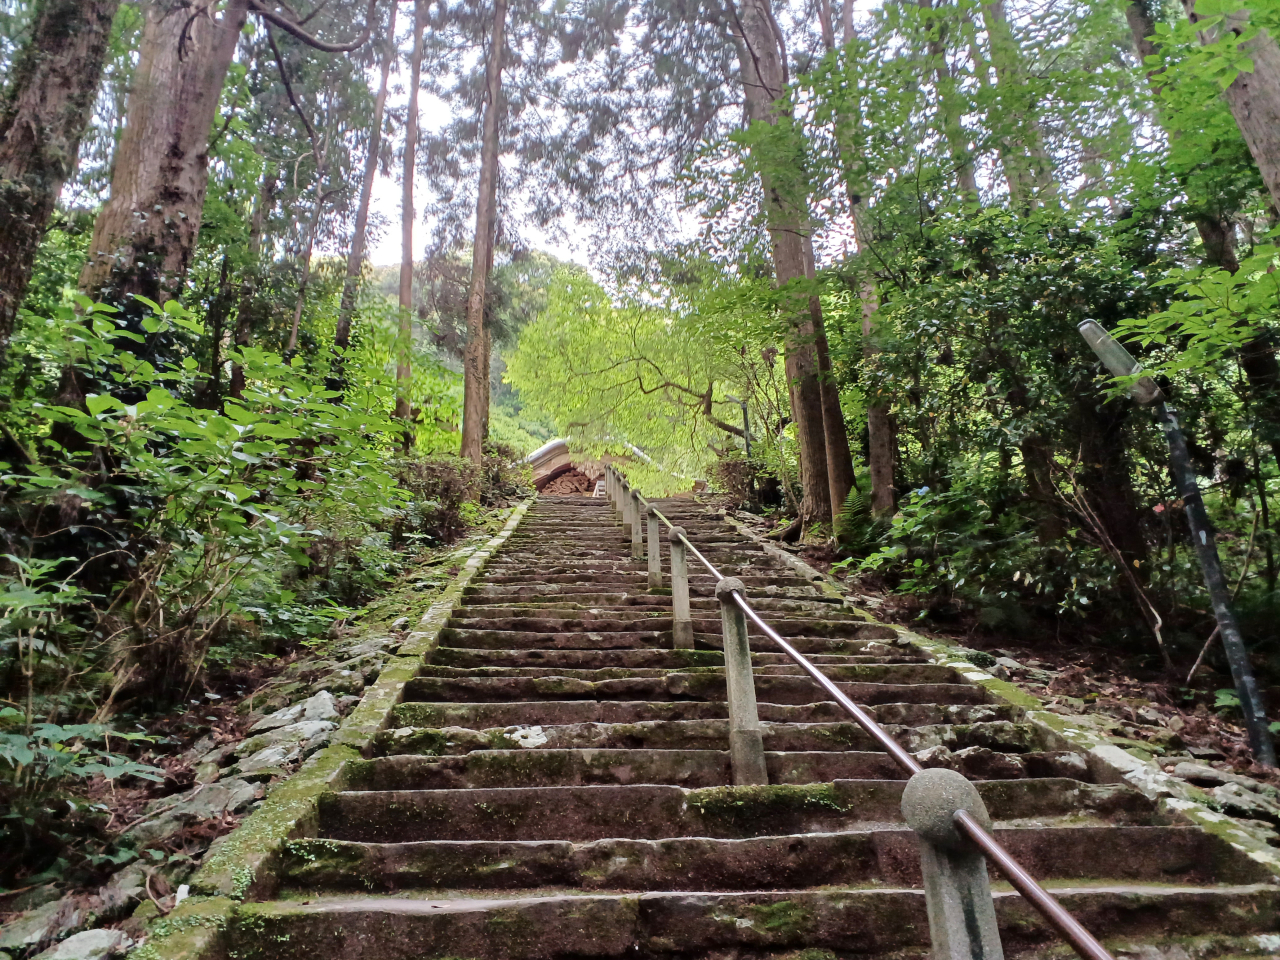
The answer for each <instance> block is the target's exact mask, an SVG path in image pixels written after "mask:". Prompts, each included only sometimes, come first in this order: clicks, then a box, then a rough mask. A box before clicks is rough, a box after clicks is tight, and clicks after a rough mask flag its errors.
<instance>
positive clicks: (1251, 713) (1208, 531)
mask: <svg viewBox="0 0 1280 960" xmlns="http://www.w3.org/2000/svg"><path fill="white" fill-rule="evenodd" d="M1079 330H1080V334H1081V336H1083V337H1084V338H1085V340H1086V341H1087V342H1088V344H1089V346H1090V347H1092V348H1093V352H1094V353H1096V354H1097V355H1098V359H1099V360H1101V361H1102V363H1103V365H1104V366H1105V367H1106V368H1107V369H1108V370H1110V371H1111V374H1112V376H1115V377H1133V376H1135V375H1137V374H1140V373H1141V372H1142V366H1141V365H1140V364H1139V363H1138V361H1137V360H1135V359H1134V358H1133V356H1132V355H1131V354H1130V353H1129V351H1128V350H1126V349H1125V348H1124V346H1123V345H1121V344H1120V343H1119V341H1117V340H1116V339H1115V338H1114V337H1112V336H1111V334H1109V333H1107V331H1106V330H1104V329H1103V327H1102V325H1101V324H1100V323H1098V321H1096V320H1086V321H1084V323H1082V324H1080V326H1079ZM1129 396H1130V397H1131V398H1132V399H1133V401H1134V402H1135V403H1137V404H1139V405H1141V406H1144V407H1151V408H1152V409H1153V411H1154V413H1155V418H1156V423H1157V424H1158V425H1159V426H1160V429H1161V430H1163V431H1164V435H1165V439H1166V440H1168V441H1169V467H1170V469H1171V470H1172V472H1173V480H1174V484H1175V486H1176V487H1177V489H1178V495H1179V496H1180V497H1182V503H1183V505H1184V508H1185V509H1186V514H1187V525H1188V526H1189V527H1190V528H1191V543H1192V546H1194V547H1195V551H1196V559H1197V560H1199V561H1200V571H1201V573H1202V574H1203V575H1204V584H1205V587H1206V589H1208V591H1209V602H1210V603H1211V604H1212V606H1213V615H1214V617H1215V618H1216V619H1217V621H1218V633H1219V634H1220V635H1221V636H1222V647H1223V649H1224V650H1225V651H1226V654H1227V663H1228V664H1230V666H1231V679H1232V681H1233V682H1234V683H1235V688H1236V696H1237V697H1239V698H1240V710H1241V712H1243V713H1244V723H1245V727H1246V729H1247V730H1248V731H1249V745H1250V746H1251V747H1252V748H1253V757H1254V760H1256V761H1257V762H1258V763H1260V764H1262V765H1264V766H1268V767H1274V766H1275V765H1276V748H1275V745H1274V744H1273V743H1272V742H1271V731H1270V730H1269V729H1268V728H1267V713H1266V709H1265V708H1264V706H1263V703H1262V694H1261V692H1260V691H1259V690H1258V681H1257V678H1256V677H1254V675H1253V666H1252V665H1251V664H1250V663H1249V653H1248V651H1247V650H1245V647H1244V638H1243V637H1241V636H1240V627H1239V626H1238V625H1237V624H1236V618H1235V614H1234V613H1232V611H1231V591H1230V590H1229V588H1228V587H1227V578H1226V577H1225V576H1224V575H1223V573H1222V560H1221V558H1219V556H1218V544H1217V542H1216V541H1215V540H1214V539H1213V530H1212V528H1211V527H1210V525H1209V514H1208V513H1207V512H1206V511H1205V508H1204V498H1203V497H1202V496H1201V495H1200V484H1199V482H1198V481H1197V479H1196V472H1195V468H1194V467H1192V465H1191V457H1190V455H1189V454H1188V453H1187V441H1186V438H1185V437H1183V435H1182V429H1181V428H1180V427H1179V426H1178V417H1177V411H1176V410H1174V408H1172V407H1171V406H1169V404H1167V403H1165V397H1164V393H1162V392H1161V390H1160V388H1159V387H1158V386H1156V383H1155V381H1153V380H1152V379H1151V378H1150V377H1139V378H1138V379H1137V380H1135V381H1133V383H1132V384H1131V385H1130V387H1129Z"/></svg>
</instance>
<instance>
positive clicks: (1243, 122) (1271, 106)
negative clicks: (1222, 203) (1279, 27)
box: [1182, 0, 1280, 211]
mask: <svg viewBox="0 0 1280 960" xmlns="http://www.w3.org/2000/svg"><path fill="white" fill-rule="evenodd" d="M1182 4H1183V6H1184V7H1185V8H1186V11H1187V16H1188V17H1190V19H1191V22H1192V23H1197V22H1199V21H1200V19H1201V17H1200V14H1198V13H1196V12H1195V5H1196V0H1182ZM1248 19H1249V11H1248V9H1244V10H1240V11H1238V12H1236V13H1232V14H1228V15H1227V16H1226V17H1225V18H1224V20H1223V22H1222V23H1221V24H1219V25H1218V27H1217V31H1222V30H1231V31H1234V32H1235V33H1237V34H1239V33H1240V32H1242V31H1243V30H1244V29H1245V27H1246V25H1247V23H1248ZM1205 39H1206V40H1208V41H1212V39H1213V38H1212V37H1205ZM1240 49H1241V50H1242V51H1244V52H1245V53H1247V54H1248V56H1249V59H1251V60H1252V61H1253V71H1252V72H1250V73H1243V72H1242V73H1241V74H1240V75H1239V76H1237V77H1236V78H1235V80H1234V81H1232V83H1231V86H1229V87H1227V89H1226V90H1224V91H1223V92H1222V95H1223V97H1225V98H1226V101H1227V105H1228V106H1229V107H1231V115H1232V116H1233V117H1235V118H1236V125H1237V126H1238V127H1239V128H1240V133H1241V135H1242V136H1243V137H1244V142H1245V143H1246V144H1248V146H1249V152H1250V153H1251V154H1253V161H1254V163H1256V164H1257V165H1258V172H1259V173H1260V174H1262V182H1263V183H1264V184H1266V186H1267V191H1268V192H1269V193H1270V194H1271V205H1272V206H1273V207H1274V208H1275V209H1276V210H1277V211H1280V46H1278V45H1277V44H1276V38H1275V37H1273V36H1271V35H1270V34H1269V33H1267V31H1266V30H1262V31H1260V32H1259V33H1258V35H1257V36H1256V37H1254V38H1253V39H1252V40H1250V41H1248V42H1247V43H1245V44H1244V45H1243V46H1242V47H1241V48H1240Z"/></svg>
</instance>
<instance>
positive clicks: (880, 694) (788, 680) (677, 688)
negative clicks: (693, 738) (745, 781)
mask: <svg viewBox="0 0 1280 960" xmlns="http://www.w3.org/2000/svg"><path fill="white" fill-rule="evenodd" d="M836 686H837V688H839V690H840V691H841V692H842V693H843V694H844V695H845V696H847V697H849V698H850V699H852V700H853V701H854V702H855V703H948V704H950V703H985V702H986V701H987V694H986V693H985V691H983V690H982V688H980V687H973V686H970V685H969V684H966V683H859V682H837V683H836ZM755 687H756V696H757V698H759V699H760V700H763V701H766V702H768V703H813V702H815V701H817V700H819V699H821V698H822V691H821V690H820V689H819V687H818V686H817V685H816V684H814V682H813V681H812V680H810V679H809V678H808V677H770V676H763V677H757V678H756V683H755ZM724 698H725V683H724V677H723V676H719V677H717V676H713V675H711V674H702V673H669V674H667V675H666V676H663V677H642V678H637V679H633V680H600V681H597V682H594V683H593V682H591V681H588V680H574V679H571V678H568V677H559V676H556V677H492V678H482V677H416V678H414V679H413V680H410V681H409V682H408V684H406V686H405V699H406V700H427V701H432V702H446V703H450V702H451V703H457V702H467V701H477V700H478V701H484V702H486V703H487V702H490V701H493V700H723V699H724Z"/></svg>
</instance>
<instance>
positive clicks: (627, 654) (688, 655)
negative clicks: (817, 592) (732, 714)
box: [431, 644, 924, 670]
mask: <svg viewBox="0 0 1280 960" xmlns="http://www.w3.org/2000/svg"><path fill="white" fill-rule="evenodd" d="M868 648H869V649H870V650H873V651H875V652H868V653H856V654H825V653H818V654H814V655H813V656H811V657H810V658H809V659H810V660H811V661H812V662H813V663H815V664H817V665H819V666H823V667H825V666H826V665H827V664H850V663H923V662H924V657H923V656H921V655H920V654H918V653H915V652H914V651H912V650H910V649H909V648H907V647H892V646H888V645H885V644H874V645H872V644H869V645H868ZM751 662H752V664H753V665H754V666H755V668H757V669H763V668H764V667H768V666H778V665H788V664H791V662H792V661H791V660H790V659H789V658H788V657H787V655H786V654H785V653H753V654H752V655H751ZM431 663H432V664H433V665H436V666H442V667H467V668H470V667H545V666H555V667H564V668H572V669H589V668H591V667H593V666H594V667H595V668H596V669H604V668H607V667H625V668H637V669H639V668H659V669H663V670H678V669H682V668H689V667H720V666H724V654H723V653H722V652H721V651H719V650H661V649H658V650H625V649H624V650H538V649H531V650H530V649H526V650H477V649H474V648H471V647H437V648H436V649H435V651H434V652H433V653H432V654H431Z"/></svg>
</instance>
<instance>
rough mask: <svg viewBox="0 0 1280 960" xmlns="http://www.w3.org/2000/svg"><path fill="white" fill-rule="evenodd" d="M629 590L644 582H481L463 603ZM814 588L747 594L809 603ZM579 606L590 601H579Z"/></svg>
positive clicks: (695, 585) (700, 587) (703, 591)
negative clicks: (478, 600) (807, 601)
mask: <svg viewBox="0 0 1280 960" xmlns="http://www.w3.org/2000/svg"><path fill="white" fill-rule="evenodd" d="M628 588H630V590H631V592H635V591H641V590H644V589H647V588H646V587H645V585H644V584H643V583H641V584H634V585H633V584H625V583H619V584H612V585H610V584H600V583H539V582H538V581H537V580H535V579H529V580H526V581H525V582H522V583H500V584H491V583H488V582H481V583H479V584H473V585H472V586H470V587H467V589H466V590H465V591H463V597H464V600H465V601H467V602H472V603H474V602H475V601H476V600H477V599H481V600H485V601H498V600H500V599H501V598H508V599H512V600H519V601H530V602H534V603H540V602H546V601H548V600H551V599H554V598H556V597H574V598H580V597H582V596H584V595H586V596H591V597H596V596H600V595H602V594H604V595H608V594H613V595H621V594H626V593H627V592H628ZM689 591H690V593H691V594H692V595H695V596H700V597H711V596H714V595H715V588H714V586H713V585H712V584H711V578H710V577H708V578H707V580H706V582H705V583H700V582H698V581H696V580H695V579H693V578H691V579H690V584H689ZM820 595H821V594H820V592H819V590H818V588H817V587H812V586H797V587H770V588H768V589H763V590H759V591H750V597H751V602H752V603H753V604H754V603H755V602H756V600H757V598H759V597H761V596H766V597H778V598H782V599H790V600H809V599H812V598H814V597H817V596H820ZM578 602H580V603H587V602H590V601H587V600H582V599H579V600H578Z"/></svg>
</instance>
